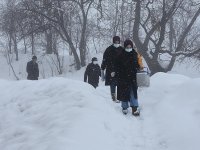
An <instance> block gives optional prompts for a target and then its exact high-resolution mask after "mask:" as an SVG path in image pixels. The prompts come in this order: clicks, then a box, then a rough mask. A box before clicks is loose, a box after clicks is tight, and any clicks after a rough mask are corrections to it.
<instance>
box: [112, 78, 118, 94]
mask: <svg viewBox="0 0 200 150" xmlns="http://www.w3.org/2000/svg"><path fill="white" fill-rule="evenodd" d="M116 87H117V81H116V80H112V81H111V84H110V92H111V94H112V93H116Z"/></svg>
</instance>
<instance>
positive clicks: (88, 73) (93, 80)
mask: <svg viewBox="0 0 200 150" xmlns="http://www.w3.org/2000/svg"><path fill="white" fill-rule="evenodd" d="M100 76H101V69H100V66H99V65H98V60H97V58H96V57H93V58H92V63H90V64H88V66H87V68H86V70H85V74H84V82H87V80H88V83H89V84H91V85H92V86H93V87H94V88H96V87H98V84H99V77H100Z"/></svg>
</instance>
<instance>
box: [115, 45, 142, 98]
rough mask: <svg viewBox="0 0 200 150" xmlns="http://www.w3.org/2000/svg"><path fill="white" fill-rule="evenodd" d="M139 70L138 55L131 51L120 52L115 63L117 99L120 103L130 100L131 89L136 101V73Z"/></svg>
mask: <svg viewBox="0 0 200 150" xmlns="http://www.w3.org/2000/svg"><path fill="white" fill-rule="evenodd" d="M138 69H140V65H139V63H138V53H137V52H136V51H135V50H134V49H133V51H131V52H126V51H125V50H123V51H122V53H121V55H120V57H119V59H118V60H117V62H116V78H117V81H118V85H117V99H118V100H120V101H129V100H130V90H131V88H132V89H133V93H134V97H135V98H136V99H137V88H138V87H137V82H136V73H137V71H138Z"/></svg>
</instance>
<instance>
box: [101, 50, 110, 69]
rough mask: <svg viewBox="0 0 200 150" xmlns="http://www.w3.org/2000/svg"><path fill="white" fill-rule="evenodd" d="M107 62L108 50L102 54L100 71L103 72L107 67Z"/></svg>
mask: <svg viewBox="0 0 200 150" xmlns="http://www.w3.org/2000/svg"><path fill="white" fill-rule="evenodd" d="M107 61H108V48H107V49H106V50H105V52H104V54H103V60H102V64H101V70H105V69H106V66H107Z"/></svg>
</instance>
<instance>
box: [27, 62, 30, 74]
mask: <svg viewBox="0 0 200 150" xmlns="http://www.w3.org/2000/svg"><path fill="white" fill-rule="evenodd" d="M26 72H27V73H28V74H30V63H29V62H28V63H27V65H26Z"/></svg>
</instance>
